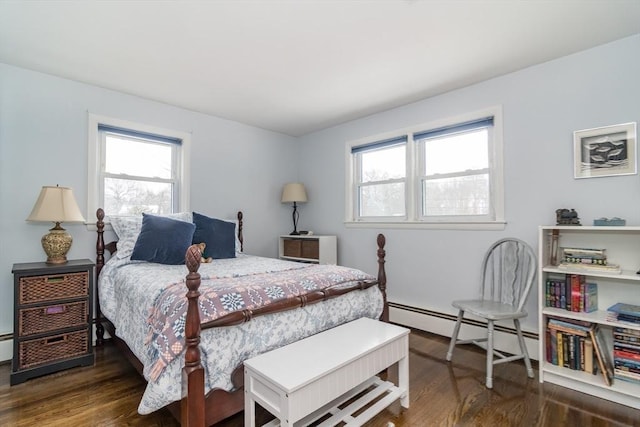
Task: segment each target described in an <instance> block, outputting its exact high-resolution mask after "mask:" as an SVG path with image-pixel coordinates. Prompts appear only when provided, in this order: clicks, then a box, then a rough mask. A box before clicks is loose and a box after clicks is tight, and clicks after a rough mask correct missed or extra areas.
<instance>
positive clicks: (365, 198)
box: [346, 108, 504, 228]
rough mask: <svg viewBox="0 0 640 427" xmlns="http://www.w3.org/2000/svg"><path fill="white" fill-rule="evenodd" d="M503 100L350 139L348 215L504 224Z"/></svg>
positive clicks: (361, 220)
mask: <svg viewBox="0 0 640 427" xmlns="http://www.w3.org/2000/svg"><path fill="white" fill-rule="evenodd" d="M501 129H502V121H501V111H500V108H491V109H488V110H484V111H481V112H476V113H473V114H469V115H465V116H461V117H456V118H453V119H447V120H443V121H440V122H436V123H430V124H424V125H419V126H413V127H411V128H408V129H404V130H401V131H396V132H391V133H387V134H385V135H384V138H376V137H372V138H366V139H363V140H360V141H355V142H349V143H347V151H348V155H347V157H348V160H347V162H348V170H350V171H351V172H350V174H349V179H348V180H347V181H348V183H347V186H348V189H347V192H346V194H347V223H348V224H352V225H356V224H361V225H362V224H365V225H366V224H371V223H375V224H376V226H378V225H380V224H385V223H387V224H394V226H402V224H407V225H409V226H416V225H418V224H419V225H420V226H433V227H436V228H437V227H441V226H443V225H444V226H447V227H451V226H455V227H456V228H465V227H468V226H469V225H471V226H479V225H480V226H481V227H480V228H495V227H494V226H497V227H502V226H503V223H504V213H503V210H504V207H503V206H504V203H503V197H504V196H503V182H502V181H503V173H502V138H501V135H502V131H501Z"/></svg>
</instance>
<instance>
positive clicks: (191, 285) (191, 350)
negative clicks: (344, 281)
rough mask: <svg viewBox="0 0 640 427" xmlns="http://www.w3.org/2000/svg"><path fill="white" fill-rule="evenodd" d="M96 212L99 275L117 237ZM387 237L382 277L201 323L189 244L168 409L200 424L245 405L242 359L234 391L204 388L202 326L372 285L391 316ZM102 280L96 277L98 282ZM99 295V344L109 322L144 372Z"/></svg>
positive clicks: (385, 316) (196, 263) (196, 260)
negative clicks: (178, 390) (175, 387)
mask: <svg viewBox="0 0 640 427" xmlns="http://www.w3.org/2000/svg"><path fill="white" fill-rule="evenodd" d="M96 217H97V219H98V220H97V222H96V225H97V231H98V236H97V242H96V278H97V277H98V276H99V275H100V271H101V270H102V267H103V266H104V264H105V250H107V251H108V252H109V253H110V254H111V255H112V254H113V253H115V251H116V242H110V243H108V244H105V243H104V217H105V213H104V211H103V210H102V209H98V211H97V212H96ZM242 220H243V215H242V212H238V238H239V240H240V243H241V248H242V245H243V234H242ZM385 243H386V240H385V237H384V235H383V234H378V237H377V245H378V250H377V256H378V278H377V280H376V281H369V282H358V283H357V284H354V285H353V286H349V287H343V288H340V289H327V290H323V291H316V292H313V293H310V294H307V295H303V296H299V297H296V298H295V299H293V300H287V301H282V302H279V303H275V304H271V305H268V306H266V307H261V308H259V309H256V310H242V311H237V312H233V313H230V314H228V315H226V316H223V317H220V318H218V319H216V320H214V321H212V322H208V323H203V324H201V323H200V313H199V310H198V297H199V296H200V293H199V291H198V288H199V287H200V273H198V268H199V267H200V251H199V249H198V248H197V247H196V246H195V245H193V246H191V247H189V249H188V250H187V253H186V255H185V265H186V267H187V270H188V274H187V275H186V287H187V294H186V297H187V299H188V306H187V307H188V308H187V318H186V326H185V337H186V338H185V340H186V350H185V365H184V367H183V369H182V390H183V392H182V395H183V396H184V397H183V398H182V400H181V401H179V402H173V403H171V404H170V405H168V406H167V408H168V409H169V411H170V412H171V413H172V414H173V416H174V417H176V419H178V420H180V421H181V424H182V426H188V427H201V426H210V425H213V424H215V423H217V422H219V421H222V420H223V419H225V418H227V417H230V416H232V415H234V414H236V413H238V412H241V411H242V410H244V375H243V369H242V365H241V366H239V367H237V368H236V369H235V370H234V372H233V375H232V383H233V385H234V389H233V391H230V392H229V391H225V390H221V389H214V390H211V391H210V392H209V393H207V395H206V396H205V394H204V368H203V366H202V364H201V361H200V350H199V348H198V346H199V344H200V331H201V329H207V328H212V327H220V326H231V325H238V324H241V323H244V322H248V321H250V320H251V319H252V318H254V317H256V316H261V315H264V314H269V313H275V312H280V311H286V310H292V309H295V308H298V307H303V306H305V305H307V304H314V303H317V302H320V301H323V300H326V299H329V298H334V297H337V296H340V295H343V294H345V293H347V292H350V291H353V290H357V289H360V290H363V289H367V288H369V287H371V286H374V285H377V286H378V288H379V289H380V291H381V292H382V296H383V301H384V308H383V312H382V315H381V316H380V320H382V321H385V322H388V321H389V308H388V305H387V294H386V284H387V277H386V273H385V267H384V264H385V256H386V253H385V250H384V246H385ZM97 283H98V281H97V280H96V286H97ZM95 295H96V320H95V322H96V346H100V345H102V344H103V342H104V332H105V325H106V330H107V332H108V333H109V335H110V336H111V339H112V340H113V341H114V342H115V344H116V345H117V347H118V348H119V349H120V350H121V351H122V352H123V353H124V354H125V355H126V356H127V358H128V359H129V360H130V361H131V363H132V364H133V366H134V367H135V368H136V369H137V370H138V372H139V373H140V374H142V370H143V366H142V363H141V362H140V361H139V360H138V359H137V358H136V357H135V355H134V354H133V352H132V351H131V350H130V349H129V347H128V346H127V344H126V343H125V342H124V341H122V340H121V339H119V338H117V336H116V334H115V327H114V326H113V324H112V323H111V322H110V321H109V320H108V319H106V318H105V317H104V316H103V315H102V312H101V311H100V301H99V298H98V292H95Z"/></svg>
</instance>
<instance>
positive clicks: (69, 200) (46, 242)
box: [27, 185, 84, 264]
mask: <svg viewBox="0 0 640 427" xmlns="http://www.w3.org/2000/svg"><path fill="white" fill-rule="evenodd" d="M27 221H37V222H54V223H55V226H54V227H53V228H51V229H50V230H49V233H48V234H45V235H44V236H42V249H44V252H45V253H46V254H47V264H66V262H67V252H69V249H70V248H71V243H73V239H72V238H71V235H70V234H69V233H67V230H65V229H64V228H62V227H61V226H60V223H61V222H84V217H83V216H82V213H81V212H80V208H79V207H78V203H76V199H75V197H73V190H72V189H71V188H68V187H60V186H57V185H56V186H55V187H50V186H45V187H42V190H41V191H40V195H39V196H38V200H37V201H36V204H35V206H34V207H33V210H32V211H31V215H29V217H28V218H27Z"/></svg>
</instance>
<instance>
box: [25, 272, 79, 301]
mask: <svg viewBox="0 0 640 427" xmlns="http://www.w3.org/2000/svg"><path fill="white" fill-rule="evenodd" d="M87 295H89V274H88V273H87V272H85V271H83V272H80V273H65V274H55V275H49V276H29V277H21V278H20V296H19V302H20V304H29V303H35V302H43V301H55V300H59V299H69V298H76V297H82V296H87Z"/></svg>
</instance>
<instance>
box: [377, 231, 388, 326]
mask: <svg viewBox="0 0 640 427" xmlns="http://www.w3.org/2000/svg"><path fill="white" fill-rule="evenodd" d="M377 242H378V287H379V288H380V291H381V292H382V298H383V302H384V306H383V307H384V308H383V309H382V315H381V316H380V320H382V321H383V322H388V321H389V306H388V305H387V273H386V272H385V268H384V263H385V257H386V256H387V253H386V252H385V250H384V245H385V244H386V243H387V239H386V238H385V237H384V234H378V239H377Z"/></svg>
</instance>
